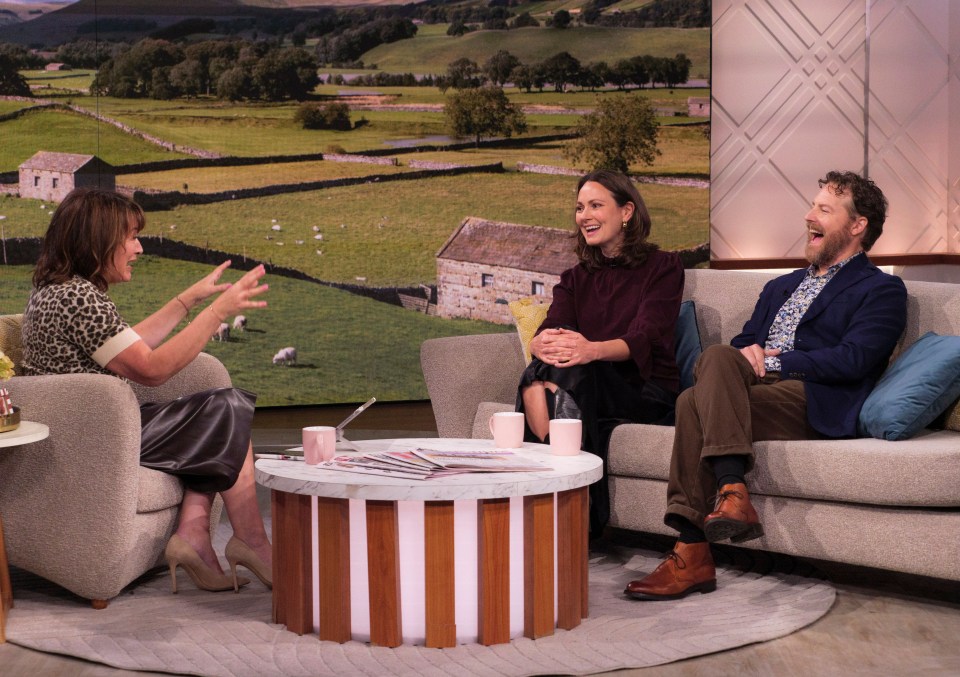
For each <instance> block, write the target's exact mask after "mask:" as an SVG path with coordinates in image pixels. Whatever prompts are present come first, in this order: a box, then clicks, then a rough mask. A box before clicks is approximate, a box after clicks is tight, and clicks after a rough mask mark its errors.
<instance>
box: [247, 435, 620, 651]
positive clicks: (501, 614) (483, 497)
mask: <svg viewBox="0 0 960 677" xmlns="http://www.w3.org/2000/svg"><path fill="white" fill-rule="evenodd" d="M353 444H355V445H356V447H358V448H359V449H360V452H374V451H409V450H411V449H415V448H422V449H434V450H450V451H475V450H488V451H489V450H492V449H493V442H492V441H491V440H474V439H445V438H429V439H396V440H368V441H363V442H355V443H353ZM516 451H517V453H518V454H520V455H525V456H529V457H530V458H532V459H535V460H538V461H540V462H542V463H544V464H545V465H547V466H548V467H549V468H550V470H544V471H538V472H511V473H464V474H460V475H452V476H447V477H440V478H431V479H426V480H419V479H397V478H393V477H381V476H378V475H362V474H357V473H349V472H342V471H335V470H322V469H320V468H318V467H316V466H308V465H305V464H304V463H302V462H299V461H287V460H266V459H261V460H258V461H257V463H256V479H257V482H258V483H260V484H262V485H263V486H265V487H268V488H270V489H271V490H272V491H271V507H272V516H273V534H272V536H273V550H274V564H273V620H274V622H276V623H281V624H284V625H286V626H287V628H288V629H289V630H291V631H293V632H297V633H298V634H305V633H308V632H317V633H318V635H319V637H320V639H323V640H332V641H336V642H346V641H350V640H351V639H356V640H361V641H370V642H371V643H372V644H375V645H379V646H398V645H400V644H425V645H426V646H429V647H449V646H454V645H456V644H457V643H468V642H480V643H481V644H487V645H490V644H500V643H504V642H509V641H510V639H511V638H514V637H519V636H526V637H531V638H537V637H543V636H546V635H550V634H553V631H554V628H555V627H560V628H564V629H570V628H573V627H576V626H577V625H579V624H580V621H581V619H583V618H585V617H586V616H587V605H588V600H587V531H588V519H587V508H588V498H587V487H588V485H590V484H592V483H593V482H595V481H597V480H598V479H599V478H600V476H601V474H602V470H603V462H602V460H601V459H600V458H599V457H597V456H594V455H592V454H588V453H581V454H579V455H577V456H553V455H551V454H550V449H549V447H547V446H544V445H540V444H524V446H523V448H522V449H519V450H516ZM338 453H347V452H338Z"/></svg>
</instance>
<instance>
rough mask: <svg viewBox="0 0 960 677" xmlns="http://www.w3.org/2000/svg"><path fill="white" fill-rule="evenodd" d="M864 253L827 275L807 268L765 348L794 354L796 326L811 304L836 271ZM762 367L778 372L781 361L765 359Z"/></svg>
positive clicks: (842, 262)
mask: <svg viewBox="0 0 960 677" xmlns="http://www.w3.org/2000/svg"><path fill="white" fill-rule="evenodd" d="M862 253H863V252H858V253H856V254H854V255H853V256H851V257H848V258H846V259H844V260H843V261H840V262H839V263H835V264H833V265H832V266H830V267H829V268H828V269H827V272H826V273H824V274H823V275H820V276H818V275H817V274H816V272H817V269H816V268H815V267H814V266H812V265H811V266H810V267H809V268H807V276H806V277H805V278H803V282H801V283H800V286H799V287H797V288H796V290H795V291H794V292H793V294H791V295H790V298H788V299H787V301H786V302H785V303H784V304H783V305H782V306H781V307H780V310H779V311H778V312H777V316H776V317H775V318H774V319H773V324H771V325H770V333H769V334H767V341H766V343H765V344H764V346H763V347H764V348H765V349H767V350H772V349H774V348H779V349H780V352H781V353H786V352H790V351H791V350H793V341H794V339H795V338H796V335H797V326H798V325H799V324H800V320H801V319H802V318H803V314H804V313H806V312H807V309H808V308H810V304H812V303H813V301H814V299H816V298H817V296H819V295H820V292H822V291H823V288H824V287H826V286H827V283H828V282H829V281H830V280H832V279H833V276H834V275H836V274H837V271H838V270H840V269H841V268H843V266H845V265H847V263H848V262H850V261H851V260H852V259H853V257H854V256H859V255H860V254H862ZM763 365H764V366H765V367H766V369H767V371H780V358H779V357H776V356H769V357H765V358H764V360H763Z"/></svg>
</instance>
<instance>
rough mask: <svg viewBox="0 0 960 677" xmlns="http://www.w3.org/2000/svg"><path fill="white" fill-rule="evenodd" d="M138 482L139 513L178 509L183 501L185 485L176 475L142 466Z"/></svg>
mask: <svg viewBox="0 0 960 677" xmlns="http://www.w3.org/2000/svg"><path fill="white" fill-rule="evenodd" d="M137 480H138V486H137V512H138V513H144V512H156V511H157V510H167V509H169V508H176V507H177V506H179V505H180V502H181V501H182V500H183V484H182V483H181V482H180V480H178V479H177V478H176V476H174V475H171V474H169V473H165V472H160V471H159V470H153V469H152V468H144V467H143V466H140V467H139V469H138V473H137Z"/></svg>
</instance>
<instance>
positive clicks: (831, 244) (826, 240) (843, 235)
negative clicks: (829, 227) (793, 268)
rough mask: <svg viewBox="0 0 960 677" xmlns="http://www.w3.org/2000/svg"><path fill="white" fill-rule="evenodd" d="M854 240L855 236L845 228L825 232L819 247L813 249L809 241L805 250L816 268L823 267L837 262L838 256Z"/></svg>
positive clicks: (808, 258) (807, 257) (808, 259)
mask: <svg viewBox="0 0 960 677" xmlns="http://www.w3.org/2000/svg"><path fill="white" fill-rule="evenodd" d="M852 240H853V236H852V235H850V233H848V232H847V231H846V230H845V229H844V230H837V231H834V232H832V233H825V234H824V235H823V240H822V241H821V242H820V247H819V248H818V249H816V250H813V249H811V247H810V243H809V242H808V243H807V248H806V251H805V252H804V253H805V255H806V259H807V261H809V262H810V263H811V264H812V265H813V266H814V267H816V268H823V267H826V266H829V265H832V264H834V263H837V261H836V258H837V256H839V255H840V253H841V252H842V251H843V250H844V249H846V247H847V246H848V245H849V244H850V242H851V241H852Z"/></svg>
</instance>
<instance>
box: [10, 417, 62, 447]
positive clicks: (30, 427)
mask: <svg viewBox="0 0 960 677" xmlns="http://www.w3.org/2000/svg"><path fill="white" fill-rule="evenodd" d="M49 435H50V428H48V427H47V426H45V425H44V424H43V423H36V422H34V421H20V427H19V428H16V429H15V430H8V431H7V432H5V433H0V447H15V446H18V445H20V444H29V443H30V442H39V441H40V440H44V439H46V438H47V437H49Z"/></svg>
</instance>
